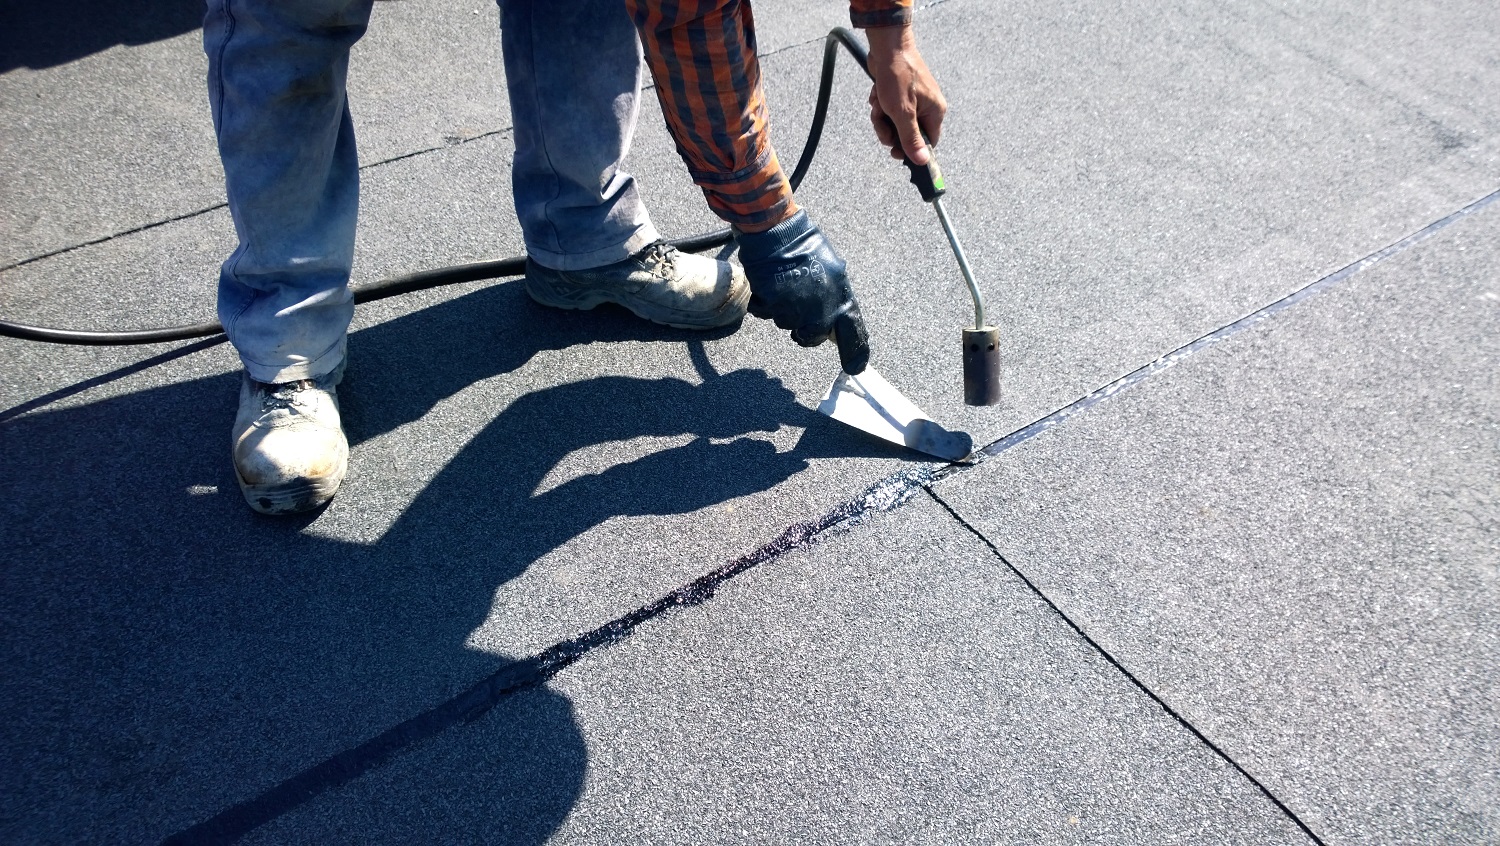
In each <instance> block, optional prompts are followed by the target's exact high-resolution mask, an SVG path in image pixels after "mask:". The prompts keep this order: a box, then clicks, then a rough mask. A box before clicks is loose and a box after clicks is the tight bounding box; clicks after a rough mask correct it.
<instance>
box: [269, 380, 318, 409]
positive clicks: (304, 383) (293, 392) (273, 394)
mask: <svg viewBox="0 0 1500 846" xmlns="http://www.w3.org/2000/svg"><path fill="white" fill-rule="evenodd" d="M314 387H316V383H315V382H313V381H312V380H311V379H302V380H299V381H296V382H286V383H284V384H280V385H264V388H265V390H264V391H263V392H262V396H261V401H260V409H261V411H262V412H265V411H278V410H283V409H284V410H286V411H295V410H297V409H299V408H308V407H309V406H310V403H308V402H306V401H305V400H303V399H302V398H301V393H302V392H303V391H309V390H312V389H313V388H314Z"/></svg>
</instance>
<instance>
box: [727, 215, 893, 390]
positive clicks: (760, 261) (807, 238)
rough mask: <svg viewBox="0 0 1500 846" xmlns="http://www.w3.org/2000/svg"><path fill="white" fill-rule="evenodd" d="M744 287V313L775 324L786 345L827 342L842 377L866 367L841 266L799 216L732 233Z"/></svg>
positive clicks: (855, 305) (859, 322)
mask: <svg viewBox="0 0 1500 846" xmlns="http://www.w3.org/2000/svg"><path fill="white" fill-rule="evenodd" d="M734 237H735V241H736V242H738V244H739V247H740V264H742V265H744V266H745V277H746V278H747V279H748V280H749V281H750V313H751V314H753V315H755V316H756V317H760V318H766V319H769V320H773V321H775V322H776V325H777V326H778V327H780V328H782V329H786V330H789V331H790V332H791V333H792V340H793V341H796V342H797V343H799V344H801V345H802V346H804V347H815V346H817V345H818V344H821V343H823V342H824V341H826V340H828V338H829V337H830V336H831V337H832V338H833V339H834V342H835V343H836V344H837V345H838V348H839V362H840V363H841V364H843V366H844V372H845V373H849V374H851V375H857V374H859V373H862V372H864V369H865V365H867V364H869V363H870V339H869V335H868V334H867V333H866V332H865V321H864V318H862V317H860V315H859V302H858V301H856V300H855V299H854V291H853V289H851V288H850V287H849V275H848V272H847V270H846V268H845V265H844V260H843V259H841V258H839V254H838V253H836V252H834V251H833V245H831V244H829V243H828V239H827V238H824V237H823V233H822V232H820V231H818V227H816V226H813V224H812V221H811V220H808V218H807V212H805V211H799V212H797V213H796V214H795V215H792V216H791V217H789V218H787V219H786V220H784V221H782V222H781V223H778V224H776V225H775V226H773V227H771V228H770V229H767V230H766V231H764V232H736V233H735V236H734Z"/></svg>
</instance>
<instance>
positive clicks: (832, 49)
mask: <svg viewBox="0 0 1500 846" xmlns="http://www.w3.org/2000/svg"><path fill="white" fill-rule="evenodd" d="M839 45H843V47H844V49H845V50H847V51H848V52H849V55H850V56H852V57H853V58H854V61H856V62H858V63H859V66H860V67H861V68H862V69H864V71H865V73H866V74H867V75H868V74H869V72H870V69H869V53H868V51H867V50H866V49H865V46H864V45H863V44H861V43H860V41H859V39H858V38H857V37H855V35H854V33H852V32H850V31H849V30H848V29H845V28H844V27H837V28H835V29H834V30H833V31H831V32H829V33H828V38H827V39H826V40H825V41H824V46H823V73H822V76H821V77H820V78H819V80H818V102H817V105H816V107H815V108H814V109H813V119H812V126H811V127H809V128H808V131H807V141H806V143H804V144H803V145H802V155H801V156H799V157H798V159H797V167H796V168H795V169H794V170H793V171H792V175H791V178H790V180H789V181H790V182H791V185H792V189H793V190H796V189H797V187H798V186H800V185H801V184H802V180H803V178H804V177H805V176H807V169H808V167H809V166H811V165H812V161H813V155H814V154H815V153H816V152H817V149H818V141H819V140H820V139H821V138H822V136H823V126H824V124H826V123H827V121H828V98H829V95H830V94H832V90H833V67H834V64H835V60H836V59H837V54H838V46H839ZM733 239H734V233H733V232H732V231H731V230H730V229H728V228H725V229H720V230H718V231H716V232H706V233H704V234H702V235H694V236H692V237H689V238H678V239H676V240H674V241H671V242H669V243H671V245H672V246H674V247H676V248H677V249H679V250H683V251H684V252H690V253H696V252H703V251H705V250H711V249H714V248H716V247H722V246H724V245H725V244H728V243H729V242H730V241H731V240H733ZM525 272H526V257H525V256H524V255H522V256H514V257H512V258H504V259H499V260H497V261H481V262H475V263H473V264H460V265H454V266H453V267H442V268H438V269H436V270H424V271H421V272H418V273H409V274H406V275H404V276H392V277H390V278H389V279H382V280H380V281H379V282H372V283H371V284H369V285H361V286H359V287H357V288H355V289H354V302H356V303H368V302H374V301H375V300H383V299H385V298H386V297H394V296H397V295H399V294H407V293H411V292H412V291H423V290H426V289H428V288H437V287H439V286H442V285H456V284H458V283H460V282H475V281H478V280H481V279H500V278H504V277H510V276H521V275H522V274H524V273H525ZM223 332H224V327H223V326H222V325H220V324H219V322H218V321H214V322H212V323H199V324H195V325H192V326H165V327H162V328H160V329H130V330H124V331H116V332H92V331H84V330H79V329H53V328H50V327H46V326H28V325H26V324H24V323H12V322H10V321H8V320H0V335H3V336H7V337H11V338H21V339H24V340H28V341H45V342H47V343H53V344H73V345H79V346H124V345H128V344H157V343H162V342H166V341H185V340H188V339H190V338H206V337H209V336H211V335H219V334H222V333H223Z"/></svg>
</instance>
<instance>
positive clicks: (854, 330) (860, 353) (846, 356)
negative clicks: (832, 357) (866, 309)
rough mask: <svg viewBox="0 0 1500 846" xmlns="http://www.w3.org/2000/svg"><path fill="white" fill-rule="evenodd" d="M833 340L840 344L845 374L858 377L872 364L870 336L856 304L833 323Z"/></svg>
mask: <svg viewBox="0 0 1500 846" xmlns="http://www.w3.org/2000/svg"><path fill="white" fill-rule="evenodd" d="M833 340H834V343H836V344H838V348H839V363H840V364H842V365H843V367H844V372H845V373H848V374H849V375H851V376H858V375H859V374H861V373H863V372H865V367H867V366H868V365H869V364H870V336H869V333H867V332H866V331H865V320H864V318H863V317H861V316H860V314H859V306H858V305H857V304H856V305H854V306H852V307H851V308H850V309H849V310H848V311H846V312H844V313H843V314H841V315H839V316H838V317H837V318H836V319H835V320H834V321H833Z"/></svg>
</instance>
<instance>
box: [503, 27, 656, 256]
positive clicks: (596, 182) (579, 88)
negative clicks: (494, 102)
mask: <svg viewBox="0 0 1500 846" xmlns="http://www.w3.org/2000/svg"><path fill="white" fill-rule="evenodd" d="M500 39H501V46H502V48H503V50H504V53H505V81H506V87H507V89H508V91H509V94H510V111H511V118H512V121H513V123H514V125H515V139H516V155H515V160H514V163H513V164H512V167H511V173H512V179H513V190H514V192H515V201H516V214H517V216H518V217H519V218H520V220H521V230H522V233H523V234H524V236H525V239H526V252H527V254H528V255H530V256H531V257H532V258H533V259H536V260H537V261H540V262H541V263H542V264H545V265H546V266H547V267H550V268H553V269H556V270H581V269H584V268H590V267H598V266H599V265H603V264H610V263H611V262H616V261H619V260H620V259H623V258H626V257H628V256H630V255H633V254H635V253H638V252H640V251H641V250H642V249H644V248H645V247H646V246H647V245H649V244H651V243H652V242H653V241H655V240H657V238H658V235H657V232H656V228H655V227H654V226H652V225H651V217H650V215H648V214H647V213H646V207H645V206H644V205H642V203H641V197H640V192H639V191H638V190H637V188H636V184H635V179H634V178H633V177H632V176H631V175H630V174H628V173H626V172H625V171H624V170H623V169H622V168H621V162H622V161H623V160H624V158H625V155H626V153H627V152H629V150H630V141H631V136H632V135H633V134H634V133H635V123H636V116H637V113H638V112H639V99H640V98H639V93H640V86H641V77H642V71H643V67H642V65H641V46H640V41H639V39H637V38H636V34H635V27H634V25H633V24H631V22H630V18H629V17H627V16H626V14H625V7H624V5H623V4H622V2H621V0H500Z"/></svg>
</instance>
